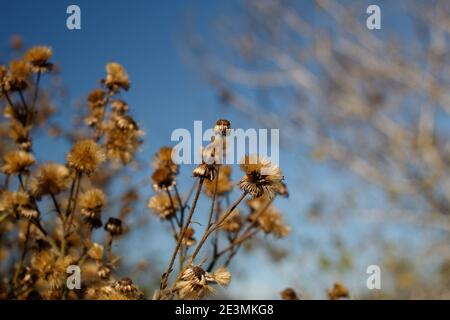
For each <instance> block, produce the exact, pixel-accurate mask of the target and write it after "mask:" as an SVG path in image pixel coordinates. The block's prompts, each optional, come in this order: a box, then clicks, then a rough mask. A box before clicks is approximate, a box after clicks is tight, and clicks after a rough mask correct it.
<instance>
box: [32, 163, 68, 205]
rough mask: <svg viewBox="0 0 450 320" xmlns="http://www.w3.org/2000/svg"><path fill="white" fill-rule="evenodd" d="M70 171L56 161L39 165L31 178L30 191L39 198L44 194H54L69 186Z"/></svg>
mask: <svg viewBox="0 0 450 320" xmlns="http://www.w3.org/2000/svg"><path fill="white" fill-rule="evenodd" d="M69 178H70V171H69V169H68V168H67V167H66V166H63V165H61V164H58V163H46V164H43V165H41V166H40V167H39V169H38V171H37V173H36V175H35V177H33V178H32V180H31V193H32V194H33V196H34V197H36V198H40V197H42V196H44V195H56V194H58V193H60V192H62V191H64V190H66V189H67V188H68V187H69V184H70V179H69Z"/></svg>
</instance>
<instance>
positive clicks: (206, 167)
mask: <svg viewBox="0 0 450 320" xmlns="http://www.w3.org/2000/svg"><path fill="white" fill-rule="evenodd" d="M216 173H217V168H216V165H215V164H206V163H202V164H199V165H198V166H197V167H195V169H194V170H193V171H192V175H193V176H194V177H198V178H203V179H205V180H210V181H213V180H214V178H215V177H216Z"/></svg>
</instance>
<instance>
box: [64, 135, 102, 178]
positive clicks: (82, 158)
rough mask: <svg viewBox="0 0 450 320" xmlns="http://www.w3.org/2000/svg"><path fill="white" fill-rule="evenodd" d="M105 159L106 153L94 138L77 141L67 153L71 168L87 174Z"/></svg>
mask: <svg viewBox="0 0 450 320" xmlns="http://www.w3.org/2000/svg"><path fill="white" fill-rule="evenodd" d="M103 161H105V153H104V151H103V150H102V149H101V148H100V147H99V146H98V145H97V144H96V143H95V141H94V140H81V141H78V142H76V143H75V144H74V145H73V147H72V149H71V150H70V152H69V153H68V155H67V164H68V166H69V168H72V169H74V170H76V171H78V172H82V173H86V174H87V175H90V174H91V173H92V172H94V171H95V169H97V167H98V166H99V165H100V164H101V163H102V162H103Z"/></svg>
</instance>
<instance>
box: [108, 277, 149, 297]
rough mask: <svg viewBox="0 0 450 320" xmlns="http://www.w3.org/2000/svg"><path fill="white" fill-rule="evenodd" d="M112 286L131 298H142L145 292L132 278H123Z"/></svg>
mask: <svg viewBox="0 0 450 320" xmlns="http://www.w3.org/2000/svg"><path fill="white" fill-rule="evenodd" d="M111 288H112V289H113V290H115V291H117V292H119V293H121V294H123V295H124V296H126V297H128V298H130V299H142V297H143V294H142V292H140V291H139V289H138V287H136V285H135V284H134V283H133V281H132V280H131V279H130V278H123V279H120V280H117V281H115V282H114V283H113V284H112V285H111Z"/></svg>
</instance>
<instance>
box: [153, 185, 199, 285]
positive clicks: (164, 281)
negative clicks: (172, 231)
mask: <svg viewBox="0 0 450 320" xmlns="http://www.w3.org/2000/svg"><path fill="white" fill-rule="evenodd" d="M202 186H203V178H200V182H199V183H198V188H197V192H196V193H195V197H194V200H193V201H192V205H191V208H190V210H189V214H188V216H187V219H186V224H185V225H184V226H183V228H182V229H180V234H179V235H178V241H177V245H176V246H175V249H174V251H173V253H172V257H171V258H170V262H169V265H168V267H167V270H166V272H165V273H163V275H162V278H161V283H160V289H161V290H162V289H165V288H166V287H167V280H168V279H169V275H170V273H171V272H172V268H173V264H174V263H175V259H176V257H177V254H178V250H179V249H180V246H181V243H182V241H183V238H184V235H185V234H186V230H187V228H188V227H189V224H190V223H191V220H192V216H193V215H194V211H195V207H196V205H197V201H198V198H199V197H200V193H201V191H202Z"/></svg>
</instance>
